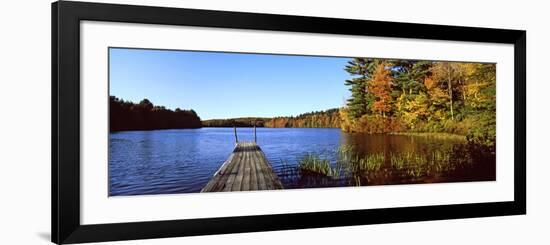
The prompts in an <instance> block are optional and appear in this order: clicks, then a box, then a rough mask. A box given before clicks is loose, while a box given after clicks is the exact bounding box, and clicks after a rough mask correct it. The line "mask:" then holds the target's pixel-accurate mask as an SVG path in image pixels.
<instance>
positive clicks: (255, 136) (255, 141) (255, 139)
mask: <svg viewBox="0 0 550 245" xmlns="http://www.w3.org/2000/svg"><path fill="white" fill-rule="evenodd" d="M254 143H258V142H256V123H254Z"/></svg>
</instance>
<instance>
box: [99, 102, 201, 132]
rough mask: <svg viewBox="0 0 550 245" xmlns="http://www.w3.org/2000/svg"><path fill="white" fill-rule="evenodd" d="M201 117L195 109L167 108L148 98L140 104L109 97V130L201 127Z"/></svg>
mask: <svg viewBox="0 0 550 245" xmlns="http://www.w3.org/2000/svg"><path fill="white" fill-rule="evenodd" d="M201 126H202V124H201V119H200V118H199V116H198V115H197V113H196V112H195V111H194V110H182V109H180V108H176V109H175V110H169V109H166V108H165V107H164V106H155V105H153V103H151V101H149V100H148V99H143V100H142V101H140V102H139V103H138V104H135V103H133V102H130V101H124V100H122V99H119V98H117V97H115V96H110V97H109V130H110V131H111V132H114V131H125V130H153V129H183V128H200V127H201Z"/></svg>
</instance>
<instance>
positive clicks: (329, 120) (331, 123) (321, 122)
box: [264, 108, 340, 128]
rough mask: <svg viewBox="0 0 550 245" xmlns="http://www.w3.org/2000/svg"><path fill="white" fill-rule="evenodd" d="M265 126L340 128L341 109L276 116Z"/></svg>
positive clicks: (267, 121)
mask: <svg viewBox="0 0 550 245" xmlns="http://www.w3.org/2000/svg"><path fill="white" fill-rule="evenodd" d="M264 126H265V127H270V128H339V127H340V116H339V109H338V108H336V109H329V110H326V111H314V112H308V113H304V114H300V115H298V116H295V117H275V118H271V119H269V120H266V121H265V123H264Z"/></svg>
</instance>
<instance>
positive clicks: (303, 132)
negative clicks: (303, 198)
mask: <svg viewBox="0 0 550 245" xmlns="http://www.w3.org/2000/svg"><path fill="white" fill-rule="evenodd" d="M495 141H496V64H494V63H475V62H459V61H430V60H403V59H394V58H369V57H328V56H303V55H285V54H254V53H230V52H212V51H184V50H156V49H136V48H113V47H112V48H109V163H108V164H109V166H108V169H109V170H108V171H109V196H128V195H150V194H176V193H199V192H222V191H260V190H273V191H277V190H284V189H304V188H320V187H360V186H373V185H395V184H428V183H447V182H470V181H495V180H496V157H495V155H496V152H495V151H496V145H495ZM364 188H368V187H364Z"/></svg>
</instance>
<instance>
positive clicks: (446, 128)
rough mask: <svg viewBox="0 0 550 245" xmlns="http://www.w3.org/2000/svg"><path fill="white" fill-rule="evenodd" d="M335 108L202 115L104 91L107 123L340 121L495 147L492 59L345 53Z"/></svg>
mask: <svg viewBox="0 0 550 245" xmlns="http://www.w3.org/2000/svg"><path fill="white" fill-rule="evenodd" d="M344 70H345V71H346V72H348V73H349V74H350V76H351V79H349V80H346V81H345V82H344V84H345V86H348V87H349V90H350V92H351V96H350V97H349V99H347V101H346V104H345V105H344V106H342V107H340V108H333V109H329V110H325V111H314V112H309V113H304V114H300V115H298V116H290V117H273V118H265V117H244V118H232V119H211V120H203V121H201V119H200V117H199V116H198V115H197V113H196V112H195V111H194V110H192V109H191V110H182V109H179V108H178V109H176V110H170V109H166V108H165V107H163V106H155V105H153V104H152V103H151V102H150V101H149V100H148V99H143V100H142V101H141V102H139V103H137V104H135V103H132V102H129V101H124V100H122V99H119V98H116V97H114V96H111V97H110V131H124V130H151V129H170V128H172V129H180V128H200V127H253V126H256V127H271V128H340V129H341V130H342V131H344V132H348V133H367V134H400V135H413V136H426V137H440V138H441V137H443V138H449V139H451V138H453V139H461V140H462V139H465V140H467V141H468V143H470V144H472V145H475V146H480V147H483V148H484V151H488V152H492V153H493V154H494V151H495V148H496V147H495V139H496V66H495V64H482V63H464V62H443V61H415V60H391V59H373V58H353V59H350V61H349V62H348V64H347V65H346V67H344Z"/></svg>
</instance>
